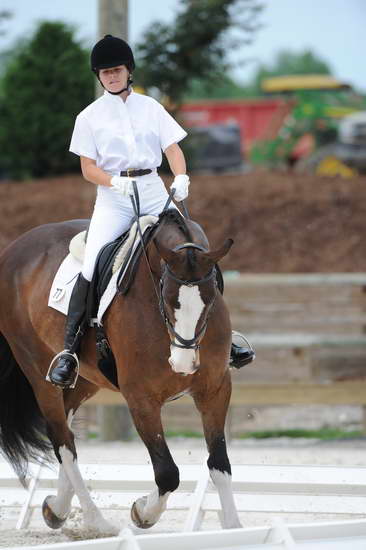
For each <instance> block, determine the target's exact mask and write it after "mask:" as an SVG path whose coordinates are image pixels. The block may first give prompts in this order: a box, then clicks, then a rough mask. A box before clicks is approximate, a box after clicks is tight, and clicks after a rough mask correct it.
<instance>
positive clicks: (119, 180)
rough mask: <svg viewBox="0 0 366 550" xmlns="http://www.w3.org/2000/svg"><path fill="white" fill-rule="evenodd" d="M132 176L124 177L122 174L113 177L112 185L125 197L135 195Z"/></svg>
mask: <svg viewBox="0 0 366 550" xmlns="http://www.w3.org/2000/svg"><path fill="white" fill-rule="evenodd" d="M132 181H133V180H131V178H124V177H122V176H113V177H112V179H111V186H112V187H113V189H114V190H115V191H117V192H118V193H120V194H121V195H122V196H123V197H128V195H133V185H132Z"/></svg>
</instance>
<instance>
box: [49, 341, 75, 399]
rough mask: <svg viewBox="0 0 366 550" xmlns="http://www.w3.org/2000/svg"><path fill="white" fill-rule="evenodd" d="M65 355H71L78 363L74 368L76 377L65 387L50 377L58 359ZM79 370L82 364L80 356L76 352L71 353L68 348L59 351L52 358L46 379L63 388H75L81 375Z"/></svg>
mask: <svg viewBox="0 0 366 550" xmlns="http://www.w3.org/2000/svg"><path fill="white" fill-rule="evenodd" d="M65 355H68V356H69V357H72V358H73V359H74V361H75V364H76V367H75V369H74V379H73V381H72V382H71V384H69V385H68V386H65V388H62V387H61V386H58V385H57V384H54V383H53V382H52V380H51V378H50V374H51V373H52V371H53V369H54V368H55V363H56V361H57V360H58V359H59V358H60V357H62V356H65ZM79 370H80V365H79V358H78V356H77V355H76V353H71V351H70V350H68V349H64V350H62V351H60V353H58V354H57V355H55V357H54V358H53V359H52V361H51V364H50V366H49V368H48V371H47V375H46V380H47V382H51V384H52V385H53V386H56V387H57V388H61V389H68V388H70V389H72V390H73V389H74V388H75V386H76V382H77V379H78V377H79Z"/></svg>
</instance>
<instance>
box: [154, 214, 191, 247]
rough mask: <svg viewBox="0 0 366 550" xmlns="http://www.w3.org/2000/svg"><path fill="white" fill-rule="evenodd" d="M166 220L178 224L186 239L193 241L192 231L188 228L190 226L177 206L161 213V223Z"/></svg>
mask: <svg viewBox="0 0 366 550" xmlns="http://www.w3.org/2000/svg"><path fill="white" fill-rule="evenodd" d="M162 222H165V223H170V224H174V225H176V226H178V229H180V230H181V232H182V233H183V235H184V236H185V237H186V239H187V240H188V241H190V242H192V241H193V237H192V233H191V231H190V230H189V229H188V226H187V224H186V222H185V219H184V218H183V216H182V214H180V212H179V211H178V210H177V209H176V208H169V209H168V210H165V211H164V212H162V213H161V214H160V215H159V224H160V223H162Z"/></svg>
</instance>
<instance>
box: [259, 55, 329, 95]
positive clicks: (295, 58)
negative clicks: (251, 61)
mask: <svg viewBox="0 0 366 550" xmlns="http://www.w3.org/2000/svg"><path fill="white" fill-rule="evenodd" d="M331 73H332V71H331V68H330V66H329V65H328V64H327V63H326V62H325V61H323V60H322V59H321V58H319V57H318V56H317V55H316V54H314V53H313V52H311V51H309V50H305V51H303V52H300V53H293V52H291V51H287V50H283V51H281V52H279V53H278V54H277V56H276V58H275V61H274V63H273V64H272V65H269V66H266V65H262V66H261V67H259V69H258V71H257V73H256V75H255V77H254V81H253V86H254V88H255V89H256V90H257V92H258V93H263V92H262V90H261V86H260V84H261V81H262V80H263V79H264V78H270V77H272V76H284V75H297V74H331Z"/></svg>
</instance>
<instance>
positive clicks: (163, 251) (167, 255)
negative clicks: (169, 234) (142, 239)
mask: <svg viewBox="0 0 366 550" xmlns="http://www.w3.org/2000/svg"><path fill="white" fill-rule="evenodd" d="M154 244H155V246H156V250H157V251H158V253H159V256H160V257H161V258H163V260H165V261H166V263H167V264H169V265H172V264H173V263H174V260H176V259H177V257H178V253H177V252H174V250H171V249H170V248H167V247H166V246H164V245H163V244H162V243H159V241H158V240H157V239H154Z"/></svg>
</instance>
